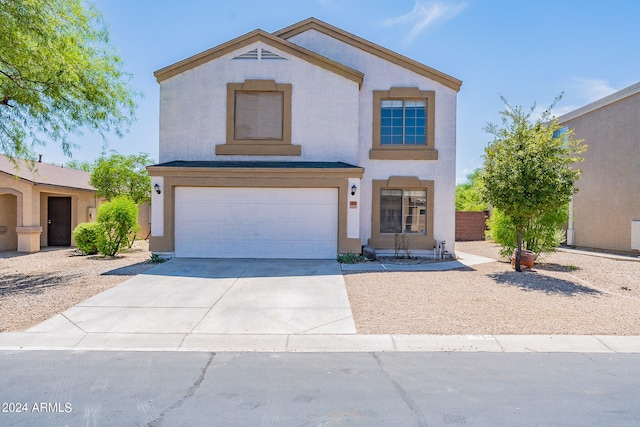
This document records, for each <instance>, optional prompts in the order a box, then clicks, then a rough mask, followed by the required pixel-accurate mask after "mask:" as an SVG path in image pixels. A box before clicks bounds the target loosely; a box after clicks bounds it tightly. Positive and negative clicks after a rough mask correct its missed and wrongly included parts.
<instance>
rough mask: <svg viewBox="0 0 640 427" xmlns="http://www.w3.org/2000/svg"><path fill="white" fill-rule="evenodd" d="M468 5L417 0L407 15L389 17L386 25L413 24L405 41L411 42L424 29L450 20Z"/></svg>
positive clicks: (385, 22)
mask: <svg viewBox="0 0 640 427" xmlns="http://www.w3.org/2000/svg"><path fill="white" fill-rule="evenodd" d="M466 7H467V4H466V3H448V2H444V1H429V2H426V1H420V0H416V4H415V6H414V7H413V10H412V11H411V12H409V13H407V14H406V15H402V16H398V17H396V18H389V19H387V20H386V21H384V25H385V26H392V25H396V24H413V28H412V29H411V31H409V34H407V37H406V39H405V43H407V44H409V43H411V42H412V41H413V39H415V38H416V36H418V34H420V33H421V32H422V31H424V30H425V29H427V28H428V27H430V26H432V25H434V24H435V23H437V22H444V21H448V20H449V19H451V18H453V17H454V16H456V15H457V14H459V13H460V12H462V11H463V10H464V9H465V8H466Z"/></svg>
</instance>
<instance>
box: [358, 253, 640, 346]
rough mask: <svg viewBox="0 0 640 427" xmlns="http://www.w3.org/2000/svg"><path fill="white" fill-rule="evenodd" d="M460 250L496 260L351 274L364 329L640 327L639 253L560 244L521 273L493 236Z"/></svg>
mask: <svg viewBox="0 0 640 427" xmlns="http://www.w3.org/2000/svg"><path fill="white" fill-rule="evenodd" d="M456 250H458V251H462V252H467V253H473V254H477V255H482V256H485V257H489V258H493V259H495V260H496V262H493V263H488V264H483V265H478V266H474V267H473V268H463V269H458V270H452V271H446V272H435V271H434V272H417V273H405V272H402V273H398V272H384V273H357V274H347V275H345V281H346V284H347V292H348V294H349V300H350V302H351V308H352V310H353V314H354V318H355V323H356V327H357V330H358V332H359V333H361V334H435V335H448V334H491V335H494V334H560V335H565V334H567V335H595V334H603V335H640V262H639V260H637V259H636V260H633V259H629V260H624V261H623V260H614V259H608V258H602V257H597V256H590V255H581V254H576V253H566V252H558V253H555V254H550V255H546V256H545V257H544V258H543V259H541V260H539V263H537V264H536V265H535V266H534V268H533V269H532V270H530V271H524V272H522V273H518V272H515V271H513V269H512V268H511V265H510V264H509V263H508V262H506V261H503V260H500V257H499V255H498V246H496V245H494V244H492V243H490V242H457V243H456Z"/></svg>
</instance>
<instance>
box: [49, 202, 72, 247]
mask: <svg viewBox="0 0 640 427" xmlns="http://www.w3.org/2000/svg"><path fill="white" fill-rule="evenodd" d="M47 211H48V213H49V217H48V221H47V246H71V197H49V201H48V206H47Z"/></svg>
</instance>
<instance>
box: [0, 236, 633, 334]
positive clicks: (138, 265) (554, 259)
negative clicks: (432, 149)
mask: <svg viewBox="0 0 640 427" xmlns="http://www.w3.org/2000/svg"><path fill="white" fill-rule="evenodd" d="M456 248H457V250H459V251H462V252H467V253H473V254H477V255H482V256H485V257H489V258H493V259H496V262H493V263H489V264H483V265H479V266H475V267H473V268H463V269H458V270H452V271H445V272H385V273H354V274H346V275H345V281H346V284H347V292H348V294H349V300H350V302H351V307H352V310H353V313H354V318H355V322H356V327H357V330H358V333H361V334H388V333H393V334H436V335H438V334H580V335H582V334H585V335H590V334H607V335H640V262H639V261H638V260H635V261H634V260H628V261H626V260H625V261H620V260H612V259H607V258H600V257H596V256H589V255H581V254H575V253H565V252H558V253H556V254H552V255H549V256H547V257H545V258H544V259H542V260H540V263H538V264H536V265H535V267H534V269H533V270H531V271H525V272H523V273H516V272H514V271H513V270H512V269H511V266H510V265H509V263H507V262H505V261H500V257H499V256H498V248H497V246H496V245H493V244H491V243H489V242H458V243H456ZM149 258H150V253H149V251H148V244H147V242H144V241H140V242H136V244H135V245H134V247H133V248H132V250H131V251H129V252H126V253H124V254H121V255H119V256H118V257H116V258H103V257H100V256H78V253H77V251H76V250H74V249H69V248H66V249H60V248H45V249H44V250H43V251H41V252H38V253H34V254H18V253H17V252H0V332H7V331H22V330H25V329H28V328H30V327H32V326H34V325H36V324H38V323H40V322H42V321H44V320H46V319H48V318H50V317H52V316H53V315H55V314H57V313H60V312H62V311H64V310H66V309H67V308H69V307H71V306H73V305H75V304H77V303H79V302H81V301H83V300H85V299H87V298H89V297H91V296H93V295H95V294H97V293H99V292H102V291H104V290H107V289H109V288H111V287H113V286H115V285H117V284H118V283H121V282H123V281H124V280H126V279H128V278H130V277H132V276H134V275H136V274H139V273H142V272H144V271H146V270H148V269H149V268H151V267H153V264H150V263H149Z"/></svg>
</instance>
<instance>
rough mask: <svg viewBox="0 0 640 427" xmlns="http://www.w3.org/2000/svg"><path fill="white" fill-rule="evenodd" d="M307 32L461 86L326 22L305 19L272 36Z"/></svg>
mask: <svg viewBox="0 0 640 427" xmlns="http://www.w3.org/2000/svg"><path fill="white" fill-rule="evenodd" d="M309 30H316V31H319V32H321V33H323V34H326V35H328V36H329V37H333V38H335V39H337V40H340V41H342V42H344V43H347V44H350V45H352V46H354V47H356V48H358V49H361V50H363V51H365V52H368V53H370V54H372V55H375V56H378V57H380V58H382V59H384V60H387V61H389V62H392V63H394V64H396V65H399V66H401V67H404V68H407V69H409V70H411V71H413V72H415V73H417V74H420V75H422V76H425V77H427V78H430V79H432V80H435V81H437V82H438V83H441V84H443V85H445V86H447V87H449V88H451V89H454V90H455V91H460V86H462V80H458V79H456V78H455V77H452V76H450V75H448V74H445V73H443V72H441V71H438V70H436V69H434V68H431V67H428V66H426V65H424V64H422V63H420V62H418V61H414V60H413V59H410V58H407V57H406V56H404V55H401V54H399V53H397V52H394V51H392V50H389V49H387V48H384V47H382V46H380V45H377V44H375V43H372V42H370V41H368V40H365V39H363V38H361V37H358V36H356V35H353V34H351V33H349V32H347V31H344V30H342V29H340V28H337V27H334V26H332V25H329V24H327V23H326V22H323V21H321V20H319V19H316V18H308V19H305V20H304V21H300V22H298V23H297V24H293V25H291V26H289V27H286V28H283V29H282V30H279V31H276V32H275V33H273V35H274V36H276V37H280V38H282V39H289V38H291V37H293V36H295V35H298V34H300V33H304V32H305V31H309Z"/></svg>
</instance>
